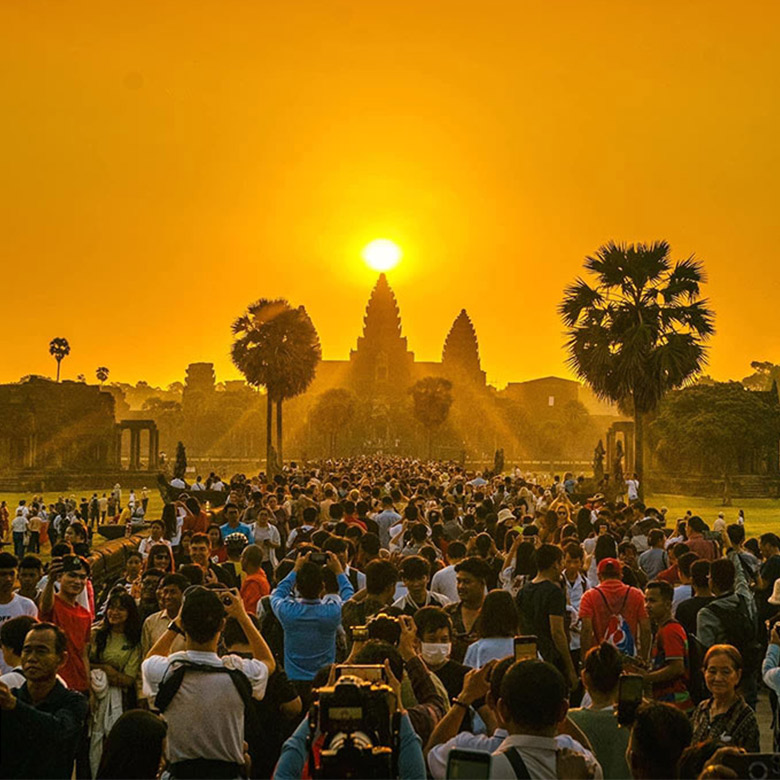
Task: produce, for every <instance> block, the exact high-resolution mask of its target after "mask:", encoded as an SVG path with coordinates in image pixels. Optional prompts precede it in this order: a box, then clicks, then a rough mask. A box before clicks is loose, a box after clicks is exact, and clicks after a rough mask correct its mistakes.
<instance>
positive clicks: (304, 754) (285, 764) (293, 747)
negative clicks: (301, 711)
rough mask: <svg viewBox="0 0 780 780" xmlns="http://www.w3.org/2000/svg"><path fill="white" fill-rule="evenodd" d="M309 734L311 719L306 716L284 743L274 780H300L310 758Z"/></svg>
mask: <svg viewBox="0 0 780 780" xmlns="http://www.w3.org/2000/svg"><path fill="white" fill-rule="evenodd" d="M308 736H309V719H308V717H306V718H304V719H303V720H302V721H301V722H300V724H299V725H298V728H297V729H295V731H294V732H293V735H292V736H291V737H290V738H289V739H287V740H286V741H285V743H284V745H282V752H281V754H280V755H279V761H278V762H277V764H276V768H275V769H274V774H273V776H274V780H300V778H301V775H302V774H303V770H304V768H305V766H306V761H307V759H308V751H307V750H306V741H307V739H308Z"/></svg>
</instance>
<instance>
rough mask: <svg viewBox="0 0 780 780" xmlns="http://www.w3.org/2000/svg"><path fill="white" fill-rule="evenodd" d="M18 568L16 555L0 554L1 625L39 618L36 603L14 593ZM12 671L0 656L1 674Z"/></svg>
mask: <svg viewBox="0 0 780 780" xmlns="http://www.w3.org/2000/svg"><path fill="white" fill-rule="evenodd" d="M18 566H19V561H18V560H17V558H16V556H15V555H11V553H7V552H3V553H0V624H2V623H5V621H6V620H10V619H11V618H15V617H18V616H19V615H29V616H30V617H34V618H37V617H38V607H36V606H35V602H34V601H33V600H32V599H28V598H25V597H24V596H20V595H19V594H18V593H14V583H15V582H16V570H17V568H18ZM10 671H11V667H10V666H8V665H7V664H6V663H5V661H4V660H3V658H2V656H0V674H6V673H8V672H10Z"/></svg>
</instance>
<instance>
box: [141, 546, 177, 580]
mask: <svg viewBox="0 0 780 780" xmlns="http://www.w3.org/2000/svg"><path fill="white" fill-rule="evenodd" d="M147 569H160V571H164V572H165V573H166V574H172V573H173V572H174V571H176V564H175V562H174V559H173V553H172V552H171V548H170V547H168V545H167V544H162V543H160V544H155V545H152V547H151V548H150V549H149V555H148V557H147V558H146V565H145V566H144V571H147Z"/></svg>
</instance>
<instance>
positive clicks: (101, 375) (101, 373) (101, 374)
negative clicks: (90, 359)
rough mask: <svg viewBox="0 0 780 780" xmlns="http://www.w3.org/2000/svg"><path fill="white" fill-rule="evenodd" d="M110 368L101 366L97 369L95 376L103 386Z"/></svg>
mask: <svg viewBox="0 0 780 780" xmlns="http://www.w3.org/2000/svg"><path fill="white" fill-rule="evenodd" d="M108 373H109V371H108V369H107V368H106V367H105V366H99V367H98V368H97V370H96V371H95V376H96V377H97V379H98V382H100V386H101V387H102V386H103V385H104V384H105V382H106V380H107V379H108Z"/></svg>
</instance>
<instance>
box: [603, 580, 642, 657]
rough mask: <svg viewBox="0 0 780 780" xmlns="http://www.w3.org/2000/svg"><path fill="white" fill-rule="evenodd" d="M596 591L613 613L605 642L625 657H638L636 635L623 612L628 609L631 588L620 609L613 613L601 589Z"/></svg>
mask: <svg viewBox="0 0 780 780" xmlns="http://www.w3.org/2000/svg"><path fill="white" fill-rule="evenodd" d="M595 590H596V593H598V594H599V596H601V598H602V599H604V604H605V605H606V607H607V609H608V610H609V611H610V613H611V614H610V617H609V621H608V623H607V630H606V631H605V632H604V640H603V641H605V642H608V643H609V644H611V645H612V646H613V647H615V648H617V649H618V650H619V651H620V652H621V653H623V654H624V655H631V656H633V655H636V642H635V641H634V634H633V633H632V631H631V626H629V624H628V621H627V620H626V618H625V616H624V615H623V610H624V609H625V607H626V602H627V601H628V596H629V594H630V593H631V588H630V587H628V588H626V592H625V595H624V596H623V601H622V603H621V604H620V606H619V607H618V609H617V611H613V610H612V608H611V607H610V606H609V602H608V601H607V597H606V596H605V595H604V593H603V591H602V590H601V589H600V588H596V589H595Z"/></svg>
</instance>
